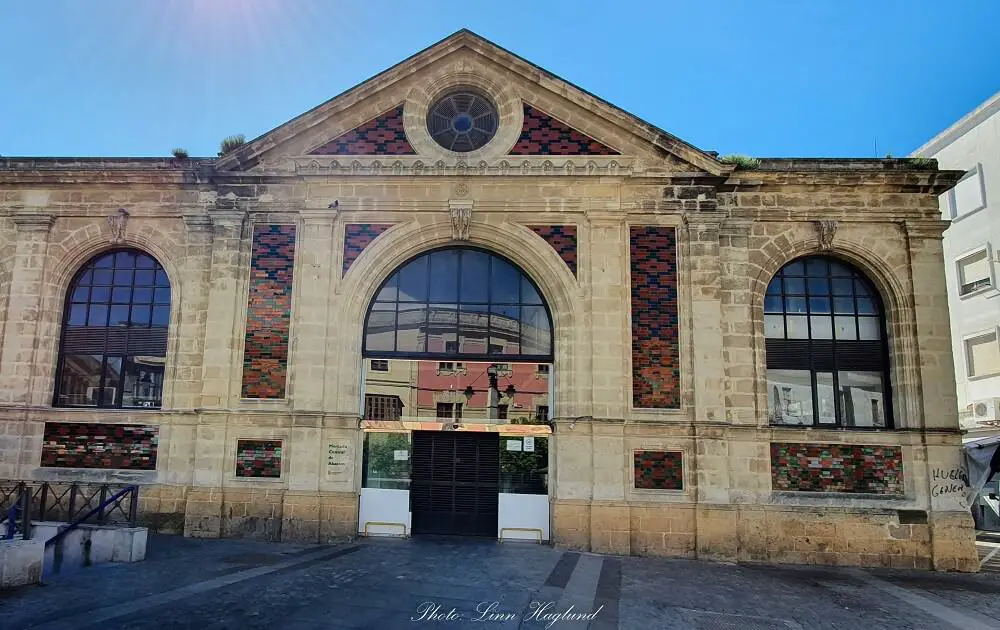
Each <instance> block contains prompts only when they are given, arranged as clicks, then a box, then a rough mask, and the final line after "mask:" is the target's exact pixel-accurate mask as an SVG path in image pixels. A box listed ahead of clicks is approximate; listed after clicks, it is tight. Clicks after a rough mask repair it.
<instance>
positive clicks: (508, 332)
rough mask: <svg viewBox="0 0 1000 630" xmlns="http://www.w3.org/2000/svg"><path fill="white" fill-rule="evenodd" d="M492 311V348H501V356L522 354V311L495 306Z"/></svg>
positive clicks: (517, 308) (515, 308)
mask: <svg viewBox="0 0 1000 630" xmlns="http://www.w3.org/2000/svg"><path fill="white" fill-rule="evenodd" d="M490 311H491V312H490V343H489V346H490V348H491V349H492V348H499V349H500V350H499V354H520V352H521V344H520V341H519V340H520V316H521V309H520V308H519V307H517V306H496V305H494V306H493V307H492V308H491V309H490ZM490 353H491V354H493V352H492V350H491V352H490Z"/></svg>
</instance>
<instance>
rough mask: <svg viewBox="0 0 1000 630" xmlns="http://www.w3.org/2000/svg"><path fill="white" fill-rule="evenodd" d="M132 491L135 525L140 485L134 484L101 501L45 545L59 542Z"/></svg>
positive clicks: (132, 511) (103, 489)
mask: <svg viewBox="0 0 1000 630" xmlns="http://www.w3.org/2000/svg"><path fill="white" fill-rule="evenodd" d="M106 490H107V489H106V487H104V488H102V491H104V492H106ZM130 492H131V493H132V497H131V508H132V509H131V510H130V511H131V513H132V515H133V522H132V524H133V525H135V521H134V515H135V505H136V502H137V501H138V498H139V486H134V485H133V486H127V487H126V488H124V489H123V490H119V491H118V492H116V493H114V494H113V495H111V496H110V497H108V498H107V499H105V500H103V501H101V503H100V504H99V505H98V506H97V507H95V508H93V509H91V510H90V511H89V512H87V513H86V514H84V515H83V516H81V517H80V518H78V519H76V520H75V521H73V522H72V523H70V524H69V525H67V526H66V529H63V530H61V531H60V532H59V533H58V534H56V535H55V536H53V537H52V538H49V539H48V540H47V541H45V546H46V547H49V546H51V545H54V544H56V543H57V542H59V541H60V540H62V539H63V538H65V537H66V536H67V535H68V534H69V533H70V532H71V531H73V530H74V529H76V528H78V527H79V526H80V525H82V524H83V523H84V521H86V520H87V519H88V518H90V517H91V516H93V515H95V514H101V515H103V514H104V508H106V507H108V506H109V505H112V504H114V503H117V502H118V500H119V499H121V498H122V497H124V496H125V495H126V494H128V493H130Z"/></svg>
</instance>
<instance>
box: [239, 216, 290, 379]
mask: <svg viewBox="0 0 1000 630" xmlns="http://www.w3.org/2000/svg"><path fill="white" fill-rule="evenodd" d="M294 264H295V226H294V225H255V226H254V229H253V249H252V254H251V258H250V295H249V298H248V300H247V328H246V337H245V343H244V353H243V387H242V396H243V398H284V397H285V381H286V378H287V373H288V330H289V325H290V323H291V318H292V271H293V267H294Z"/></svg>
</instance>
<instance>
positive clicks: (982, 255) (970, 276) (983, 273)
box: [958, 250, 990, 286]
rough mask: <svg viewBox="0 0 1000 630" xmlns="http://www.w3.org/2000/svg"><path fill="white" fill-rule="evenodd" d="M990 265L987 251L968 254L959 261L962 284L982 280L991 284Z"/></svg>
mask: <svg viewBox="0 0 1000 630" xmlns="http://www.w3.org/2000/svg"><path fill="white" fill-rule="evenodd" d="M989 278H990V266H989V259H987V258H986V251H985V250H983V251H981V252H979V253H977V254H973V255H971V256H967V257H966V258H963V259H962V260H960V261H958V280H959V284H961V285H963V286H964V285H970V284H975V283H977V282H978V281H980V280H983V281H985V284H989Z"/></svg>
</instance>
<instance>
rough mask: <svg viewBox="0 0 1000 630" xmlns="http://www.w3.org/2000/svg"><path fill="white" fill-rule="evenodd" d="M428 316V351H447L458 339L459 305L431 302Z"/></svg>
mask: <svg viewBox="0 0 1000 630" xmlns="http://www.w3.org/2000/svg"><path fill="white" fill-rule="evenodd" d="M427 317H428V324H427V352H447V348H448V346H447V344H448V342H454V341H456V340H457V339H458V305H457V304H431V306H430V311H429V312H428V313H427Z"/></svg>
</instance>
